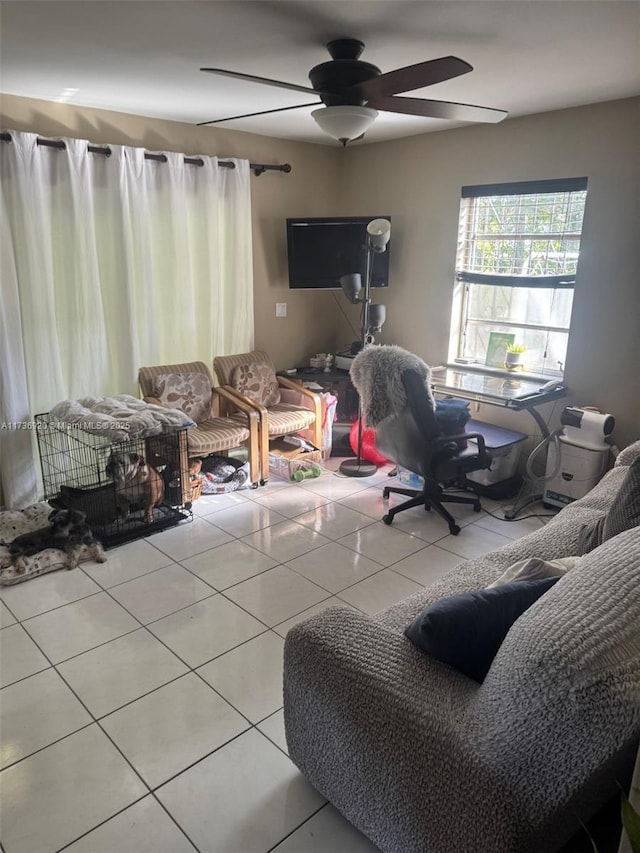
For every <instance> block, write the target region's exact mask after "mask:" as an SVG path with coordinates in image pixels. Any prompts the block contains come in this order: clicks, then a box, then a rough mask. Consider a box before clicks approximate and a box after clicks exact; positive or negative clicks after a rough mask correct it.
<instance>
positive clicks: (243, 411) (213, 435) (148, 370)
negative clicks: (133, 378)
mask: <svg viewBox="0 0 640 853" xmlns="http://www.w3.org/2000/svg"><path fill="white" fill-rule="evenodd" d="M138 382H139V384H140V390H141V391H142V395H143V399H144V401H145V402H146V403H156V404H157V405H160V406H166V407H167V408H170V409H180V410H181V411H183V412H184V413H185V414H187V415H189V417H190V418H192V420H194V421H195V422H196V426H195V427H191V429H189V430H187V445H188V449H189V456H209V455H210V454H211V453H223V452H224V451H225V450H230V449H231V448H233V447H239V446H240V445H243V444H244V445H246V446H247V448H248V451H249V476H250V479H251V485H252V487H253V488H256V487H257V486H258V484H259V482H260V457H259V448H260V435H259V426H260V418H259V414H258V413H257V412H256V410H255V408H253V407H252V406H250V405H249V404H247V403H244V402H243V401H238V399H237V398H236V397H235V395H233V394H231V393H230V392H228V391H226V390H225V389H223V388H213V387H212V385H213V383H212V381H211V374H210V372H209V368H208V367H207V366H206V364H204V362H202V361H194V362H190V363H188V364H164V365H160V366H158V367H141V368H140V370H139V371H138ZM221 400H228V401H229V402H230V403H231V402H232V403H233V405H232V406H228V407H227V409H229V410H230V409H231V408H232V409H233V411H229V414H227V415H226V416H224V417H221V416H220V414H219V413H220V401H221Z"/></svg>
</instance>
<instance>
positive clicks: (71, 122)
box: [2, 96, 640, 445]
mask: <svg viewBox="0 0 640 853" xmlns="http://www.w3.org/2000/svg"><path fill="white" fill-rule="evenodd" d="M2 112H3V122H2V123H3V126H4V127H5V128H16V129H19V130H31V131H35V132H37V133H41V134H42V135H44V136H55V135H68V136H78V137H83V138H86V139H90V140H92V141H95V142H99V143H109V142H111V143H115V144H117V143H122V144H132V145H141V146H145V147H147V148H148V149H150V150H175V151H183V152H185V153H187V154H197V153H203V154H216V155H219V156H222V157H224V156H235V157H248V158H250V159H252V160H254V161H259V162H265V163H283V162H290V163H291V164H292V166H293V171H292V173H291V174H289V175H282V174H278V173H274V174H266V175H262V176H261V177H259V178H255V177H254V178H252V185H251V186H252V194H253V239H254V277H255V311H256V346H257V347H260V348H264V349H267V350H269V352H270V353H271V354H272V356H273V358H274V361H275V362H276V364H277V366H278V367H285V366H290V365H294V364H304V363H306V361H307V359H308V357H309V355H310V354H312V353H314V352H317V351H319V350H322V351H325V350H327V351H334V350H335V349H337V348H340V347H342V346H343V345H344V344H346V343H348V342H350V341H351V340H353V339H354V334H353V331H352V330H351V329H349V327H348V325H347V323H346V321H345V319H344V316H343V313H342V311H345V312H346V313H347V315H348V316H349V317H350V319H351V321H352V324H353V325H354V326H355V327H356V328H357V324H358V311H357V309H356V308H354V307H353V306H349V305H345V303H344V300H343V299H342V297H341V296H340V295H339V294H334V293H333V292H317V291H303V292H296V291H290V290H289V289H288V287H287V273H286V245H285V233H284V220H285V219H286V217H287V216H304V215H307V216H324V215H334V214H340V215H351V214H353V215H356V214H360V215H368V214H378V213H389V214H390V215H391V216H392V220H393V231H392V245H391V249H392V255H391V274H390V279H391V286H390V288H389V290H388V291H384V295H383V293H382V292H380V291H376V292H375V293H374V301H379V302H385V303H386V305H387V317H388V319H387V323H386V324H385V327H384V330H383V333H382V334H381V335H380V336H379V337H378V342H380V343H397V344H400V345H401V346H404V347H406V348H408V349H411V350H413V351H415V352H416V353H418V354H419V355H421V356H422V357H423V358H424V359H425V360H426V361H428V362H429V363H431V364H437V363H439V362H442V361H443V360H444V359H445V358H446V355H447V342H448V335H449V323H450V309H451V293H452V286H453V266H454V257H455V245H456V232H457V217H458V207H459V198H460V187H461V186H462V185H464V184H476V183H489V182H494V181H495V182H500V181H516V180H534V179H540V178H550V177H569V176H578V175H586V176H587V177H588V178H589V189H588V200H587V209H586V214H585V221H584V237H583V245H582V252H581V258H580V266H579V269H578V287H577V290H576V297H575V303H574V315H573V321H572V335H571V341H570V345H569V352H568V355H567V364H566V373H565V377H566V381H567V384H568V385H569V387H570V388H571V390H572V397H571V401H572V402H575V403H576V404H585V405H586V404H591V405H597V406H600V407H601V408H602V409H604V410H606V411H609V412H611V413H613V414H614V415H615V416H616V418H617V421H618V426H617V429H616V432H615V439H616V441H617V442H618V444H620V445H624V444H626V443H628V442H630V441H632V440H634V439H636V438H640V382H639V380H638V374H639V373H640V334H639V332H638V326H639V321H640V282H639V276H638V269H639V267H640V258H639V254H640V253H639V251H638V246H639V245H640V234H639V229H638V198H639V197H640V193H639V189H640V180H639V176H640V158H638V151H637V140H638V138H639V137H640V134H639V131H640V99H628V100H623V101H612V102H608V103H603V104H596V105H593V106H587V107H580V108H576V109H571V110H561V111H557V112H552V113H544V114H540V115H535V116H528V117H524V118H519V119H511V120H508V121H506V122H503V123H502V124H499V125H495V126H481V125H477V126H472V127H466V128H458V129H454V130H448V131H441V132H439V133H429V134H424V135H422V136H414V137H410V138H407V139H402V140H396V141H392V142H385V143H378V144H376V145H356V146H353V147H351V148H347V149H346V150H342V149H340V148H338V147H328V146H320V145H309V144H304V143H295V142H288V141H286V140H280V139H269V138H267V137H262V136H256V135H252V134H247V133H240V132H232V131H225V130H219V129H212V128H196V127H192V126H190V125H185V124H180V123H176V122H167V121H160V120H156V119H147V118H142V117H138V116H130V115H124V114H121V113H114V112H106V111H102V110H92V109H84V108H78V107H72V106H69V105H62V104H55V103H49V102H45V101H34V100H29V99H25V98H17V97H12V96H4V99H3V107H2ZM336 297H337V298H336ZM276 302H287V303H288V308H289V311H288V317H287V318H286V319H276V318H275V316H274V315H275V303H276ZM340 309H342V310H340ZM561 408H562V407H561V406H560V405H558V406H556V407H555V410H554V411H553V412H552V407H551V406H549V407H547V411H546V412H545V414H547V415H549V416H551V417H552V420H553V421H554V422H555V421H557V416H558V413H559V411H560V410H561ZM474 414H476V415H477V416H479V417H481V418H482V419H484V420H493V421H496V422H503V423H504V424H505V425H509V426H511V427H513V428H514V429H521V430H522V431H523V432H532V425H533V422H532V420H531V419H530V418H529V417H528V416H527V415H525V414H522V415H516V416H514V415H513V413H502V412H500V411H498V410H496V409H495V408H491V407H482V409H481V411H480V412H479V413H474Z"/></svg>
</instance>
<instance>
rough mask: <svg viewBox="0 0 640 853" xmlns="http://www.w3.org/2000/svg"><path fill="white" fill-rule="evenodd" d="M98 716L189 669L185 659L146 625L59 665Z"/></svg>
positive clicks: (70, 682) (62, 672) (66, 678)
mask: <svg viewBox="0 0 640 853" xmlns="http://www.w3.org/2000/svg"><path fill="white" fill-rule="evenodd" d="M58 670H59V672H60V674H61V675H62V676H63V678H64V679H65V680H66V681H67V683H68V684H70V685H71V687H72V688H73V690H74V691H75V692H76V693H77V694H78V696H79V697H80V699H82V701H83V702H84V704H85V705H86V706H87V708H89V710H90V711H91V713H92V714H93V715H94V716H95V717H103V716H104V715H105V714H109V713H111V711H115V709H116V708H119V707H120V706H121V705H125V704H126V703H127V702H131V701H132V700H134V699H137V698H138V697H140V696H142V695H143V694H145V693H148V692H149V691H151V690H155V688H156V687H160V686H161V685H162V684H166V683H167V682H168V681H172V680H173V679H174V678H177V677H178V676H180V675H183V674H184V673H185V672H187V671H188V670H187V667H186V666H185V664H184V663H182V661H180V660H178V658H177V657H176V656H175V655H174V654H172V652H170V651H169V649H167V648H165V646H163V645H162V643H161V642H160V641H159V640H156V638H155V637H153V636H152V635H151V634H150V633H149V632H148V631H146V630H145V629H144V628H140V629H139V630H138V631H133V632H132V633H131V634H125V636H124V637H119V638H118V639H117V640H111V642H110V643H105V644H104V645H102V646H98V648H97V649H92V650H91V651H89V652H85V653H84V654H82V655H77V656H76V657H74V658H71V660H68V661H65V662H64V663H61V664H59V665H58Z"/></svg>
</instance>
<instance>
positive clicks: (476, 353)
mask: <svg viewBox="0 0 640 853" xmlns="http://www.w3.org/2000/svg"><path fill="white" fill-rule="evenodd" d="M586 190H587V179H586V178H569V179H566V180H549V181H536V182H525V183H511V184H490V185H483V186H472V187H463V188H462V200H461V203H460V221H459V231H458V251H457V258H456V287H455V291H454V310H453V315H452V329H451V331H452V334H451V348H450V353H449V357H450V359H454V358H458V359H464V360H465V361H466V362H467V363H476V364H482V365H485V364H488V365H489V366H494V367H500V366H502V365H501V364H500V363H499V361H500V358H499V356H498V358H497V360H496V354H495V351H496V342H501V343H502V346H503V347H504V346H505V342H506V343H508V342H510V341H511V342H513V343H514V344H517V345H520V346H522V347H525V348H526V353H525V357H524V362H525V370H526V371H527V372H530V373H535V374H538V375H542V376H544V375H551V376H558V375H562V372H563V369H564V362H565V358H566V353H567V342H568V339H569V329H570V322H571V308H572V304H573V290H574V286H575V282H576V268H577V263H578V256H579V252H580V237H581V233H582V219H583V215H584V206H585V200H586V195H587V191H586Z"/></svg>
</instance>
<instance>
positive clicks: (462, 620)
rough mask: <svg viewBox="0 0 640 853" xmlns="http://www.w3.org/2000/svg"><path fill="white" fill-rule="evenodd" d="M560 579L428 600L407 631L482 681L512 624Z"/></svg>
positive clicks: (432, 652)
mask: <svg viewBox="0 0 640 853" xmlns="http://www.w3.org/2000/svg"><path fill="white" fill-rule="evenodd" d="M558 580H559V579H558V578H544V579H543V580H536V581H517V582H515V583H509V584H503V585H502V586H497V587H493V588H492V589H477V590H472V591H470V592H463V593H459V594H458V595H453V596H451V597H450V598H443V599H441V600H440V601H435V602H434V603H433V604H430V605H429V606H428V607H427V608H425V610H423V611H422V613H420V615H419V616H418V617H417V618H416V619H414V621H413V622H412V623H411V625H409V626H408V628H406V629H405V632H404V633H405V636H406V637H407V638H408V639H409V640H411V642H412V643H414V644H415V645H416V646H417V647H418V648H419V649H421V650H422V651H423V652H426V653H427V654H428V655H430V656H431V657H433V658H435V659H436V660H439V661H441V662H442V663H446V664H449V666H452V667H454V668H455V669H457V670H459V671H460V672H463V673H464V674H465V675H467V676H468V677H469V678H473V679H474V681H478V682H482V681H484V678H485V676H486V674H487V672H489V667H490V666H491V663H492V661H493V659H494V657H495V656H496V654H497V652H498V649H499V648H500V645H501V644H502V641H503V640H504V638H505V637H506V636H507V633H508V632H509V628H511V626H512V625H513V623H514V622H515V621H516V619H518V617H519V616H521V615H522V614H523V613H524V612H525V610H527V609H528V608H529V607H531V605H532V604H533V603H534V602H535V601H537V600H538V599H539V598H540V596H542V595H544V593H545V592H546V591H547V590H548V589H550V588H551V587H552V586H553V585H554V584H555V583H556V582H557V581H558Z"/></svg>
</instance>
